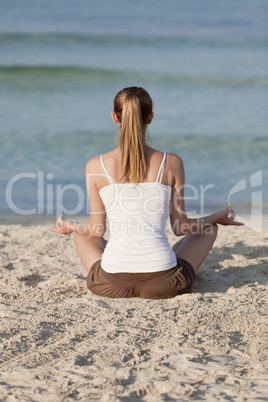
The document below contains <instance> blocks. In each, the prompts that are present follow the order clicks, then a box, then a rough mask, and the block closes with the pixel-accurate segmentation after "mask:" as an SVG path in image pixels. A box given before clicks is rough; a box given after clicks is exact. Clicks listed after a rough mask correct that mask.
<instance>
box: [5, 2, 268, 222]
mask: <svg viewBox="0 0 268 402" xmlns="http://www.w3.org/2000/svg"><path fill="white" fill-rule="evenodd" d="M267 15H268V2H267V1H266V0H254V1H252V0H236V1H235V2H234V1H231V0H226V1H224V2H220V1H214V0H202V1H195V0H187V1H186V0H167V1H166V2H163V1H160V0H146V1H144V0H137V1H135V2H126V1H123V0H114V1H113V2H110V1H109V0H103V1H97V0H94V1H93V0H88V1H86V0H58V1H52V0H39V1H38V2H36V1H34V0H24V1H23V2H21V1H19V0H12V1H11V2H6V1H4V0H0V93H1V97H0V117H1V125H0V136H1V143H0V147H1V148H0V157H1V158H0V172H1V174H0V192H1V198H0V212H1V214H6V213H7V212H8V211H13V212H14V211H17V213H22V211H24V213H25V214H29V215H38V214H41V215H42V214H49V215H56V214H57V213H58V212H60V211H61V210H63V212H64V213H65V214H69V213H70V214H84V213H85V212H89V208H88V203H87V197H86V189H85V185H84V169H85V165H86V162H87V161H88V159H90V158H91V157H93V156H95V155H98V154H102V153H105V152H107V151H108V150H109V149H111V148H112V147H113V146H114V145H115V142H114V137H115V132H116V127H115V126H114V123H113V122H112V120H111V117H110V113H111V111H112V108H113V98H114V96H115V94H116V93H117V92H118V91H119V90H120V89H122V88H123V87H125V86H132V85H137V86H143V87H144V88H146V89H147V90H148V91H149V93H150V94H151V96H152V98H153V101H154V112H155V119H154V121H153V123H152V124H151V125H150V127H149V133H150V137H151V140H152V143H151V145H152V146H153V147H155V148H158V149H161V150H163V151H170V152H175V153H177V154H179V155H180V156H181V157H182V158H183V160H184V164H185V170H186V184H187V188H186V196H187V202H186V204H187V210H188V212H192V213H195V212H196V213H203V212H205V213H208V212H213V210H214V209H215V208H220V207H223V206H225V205H227V203H228V202H229V203H230V204H231V205H232V206H234V207H235V208H236V210H237V212H238V213H240V212H241V213H242V212H243V213H250V212H251V210H252V208H253V209H254V208H255V209H254V210H256V205H257V204H258V205H259V208H260V204H261V201H262V203H263V209H264V210H266V209H267V205H268V191H267V184H268V174H267V173H268V169H267V153H268V135H267V134H268V121H267V109H268V108H267V106H268V74H267V72H268V53H267V50H268V29H267ZM235 186H236V187H235ZM234 189H235V190H234ZM255 191H258V197H255V198H254V197H253V195H252V194H253V193H254V192H255ZM253 204H254V205H253ZM61 205H62V206H63V208H61Z"/></svg>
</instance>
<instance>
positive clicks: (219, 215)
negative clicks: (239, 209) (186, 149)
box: [170, 154, 243, 236]
mask: <svg viewBox="0 0 268 402" xmlns="http://www.w3.org/2000/svg"><path fill="white" fill-rule="evenodd" d="M170 156H171V158H170V159H171V165H170V169H171V170H172V172H173V173H174V184H173V186H172V195H171V203H170V222H171V227H172V230H173V232H174V234H175V235H176V236H183V235H187V234H189V233H202V231H203V230H204V229H205V228H207V227H209V226H211V225H213V224H216V223H218V224H221V225H236V226H241V225H243V223H240V222H235V221H234V219H235V216H236V215H235V213H234V211H233V210H232V209H231V208H229V207H228V208H226V209H225V210H223V211H219V212H216V213H214V214H212V215H208V216H205V217H202V218H193V219H192V218H188V216H187V214H186V211H185V202H184V187H185V173H184V166H183V161H182V159H181V158H180V157H179V156H177V155H175V154H170Z"/></svg>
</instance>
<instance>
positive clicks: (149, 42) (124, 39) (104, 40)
mask: <svg viewBox="0 0 268 402" xmlns="http://www.w3.org/2000/svg"><path fill="white" fill-rule="evenodd" d="M5 43H7V44H12V43H20V44H29V45H31V44H34V43H37V44H42V43H44V44H57V43H58V44H60V43H68V44H75V45H76V44H83V43H85V44H92V45H94V44H96V45H106V44H107V45H112V44H115V45H141V46H154V45H157V46H184V45H185V46H193V47H194V46H199V47H202V46H203V47H219V48H221V47H227V48H233V47H245V48H256V46H257V47H260V48H261V47H264V48H267V47H268V41H267V40H263V39H251V40H249V39H247V40H241V39H235V38H234V39H233V40H228V39H226V38H218V37H217V38H213V39H212V38H200V37H187V36H181V37H177V36H157V35H156V36H149V35H144V36H139V35H118V34H111V35H92V34H88V35H87V34H76V33H19V32H18V33H0V45H1V44H5Z"/></svg>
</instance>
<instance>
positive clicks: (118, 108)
mask: <svg viewBox="0 0 268 402" xmlns="http://www.w3.org/2000/svg"><path fill="white" fill-rule="evenodd" d="M152 110H153V101H152V99H151V97H150V95H149V94H148V92H147V91H145V89H143V88H140V87H129V88H124V89H122V90H121V91H120V92H118V94H117V95H116V97H115V98H114V111H115V114H116V117H117V119H118V121H119V123H120V140H119V152H120V162H121V168H122V172H123V174H122V177H121V180H123V181H130V182H132V183H138V182H141V181H143V180H144V178H145V177H146V176H147V165H146V159H145V144H146V139H147V138H146V136H145V130H146V124H147V121H148V117H149V115H150V114H151V112H152Z"/></svg>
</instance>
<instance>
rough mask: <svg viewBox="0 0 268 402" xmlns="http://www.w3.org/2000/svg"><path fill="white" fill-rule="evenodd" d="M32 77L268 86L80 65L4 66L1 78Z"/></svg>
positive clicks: (267, 82)
mask: <svg viewBox="0 0 268 402" xmlns="http://www.w3.org/2000/svg"><path fill="white" fill-rule="evenodd" d="M27 78H30V79H31V82H33V81H38V80H40V81H54V80H57V81H59V82H60V81H61V80H66V79H67V78H68V79H69V80H73V81H87V82H90V81H96V80H98V79H99V80H105V81H107V80H108V81H114V80H126V79H128V80H129V79H130V80H136V81H139V82H145V81H146V82H148V83H155V84H157V83H159V84H194V85H196V84H197V85H204V86H209V85H211V86H217V85H219V86H242V87H246V86H268V77H245V78H242V77H239V78H238V77H227V76H226V77H224V76H210V77H206V76H198V75H174V74H158V73H144V72H136V71H128V70H109V69H107V70H105V69H99V68H89V67H77V66H56V65H55V66H49V65H48V66H45V65H40V66H39V65H36V66H35V65H12V66H0V80H2V81H5V80H16V81H20V80H23V81H25V79H27Z"/></svg>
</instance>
